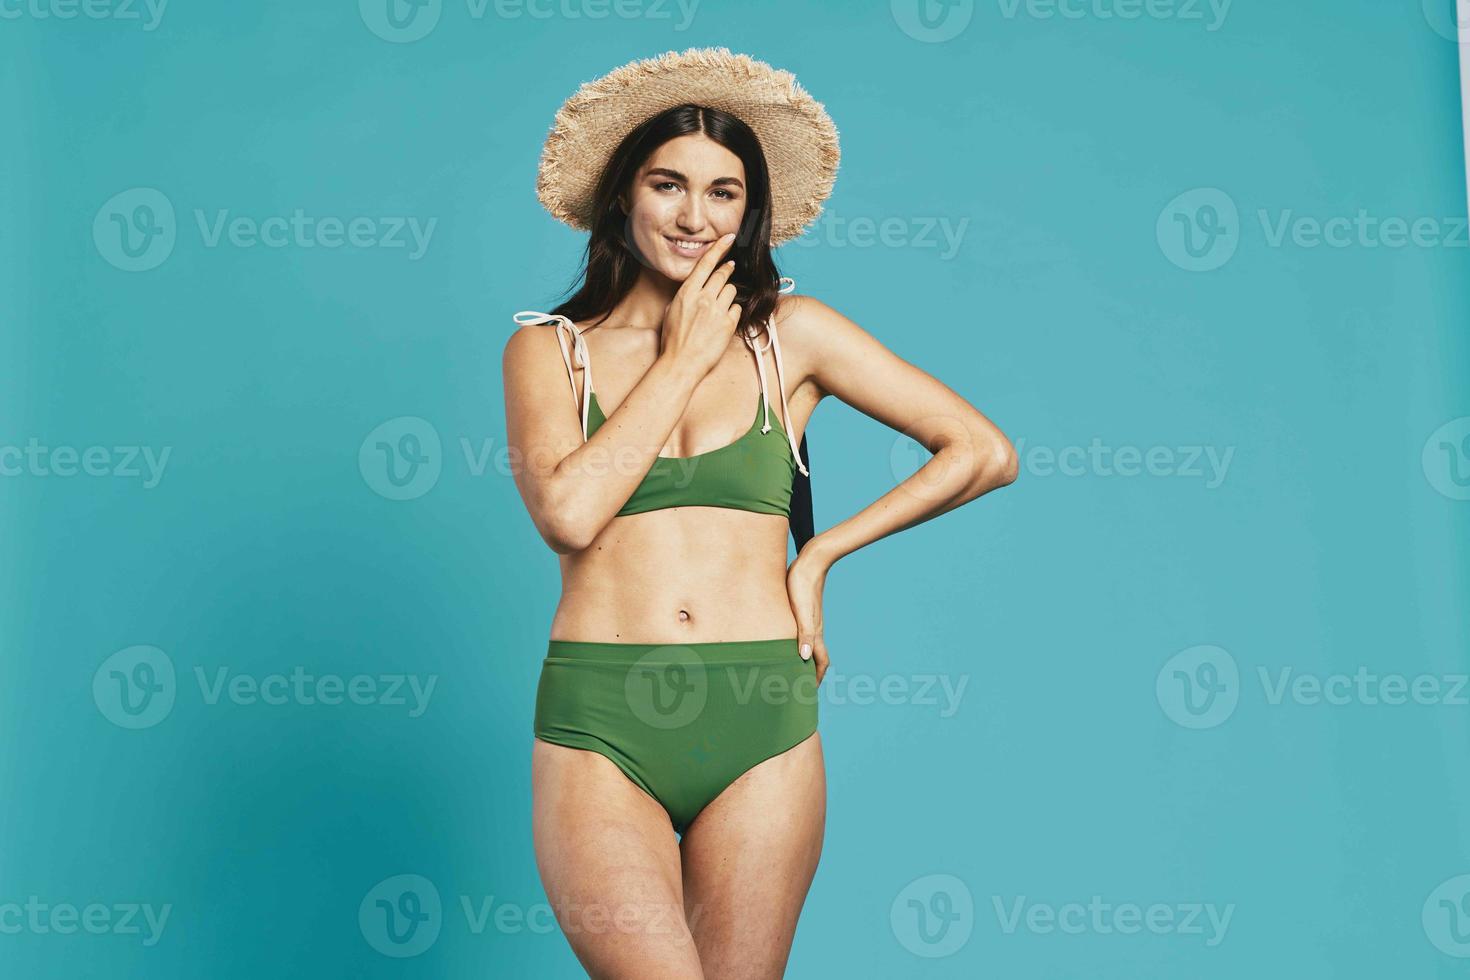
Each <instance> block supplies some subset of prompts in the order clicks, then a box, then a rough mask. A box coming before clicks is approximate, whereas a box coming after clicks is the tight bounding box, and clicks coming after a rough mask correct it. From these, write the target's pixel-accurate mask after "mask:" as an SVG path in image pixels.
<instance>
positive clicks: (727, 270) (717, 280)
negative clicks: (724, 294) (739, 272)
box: [704, 259, 735, 293]
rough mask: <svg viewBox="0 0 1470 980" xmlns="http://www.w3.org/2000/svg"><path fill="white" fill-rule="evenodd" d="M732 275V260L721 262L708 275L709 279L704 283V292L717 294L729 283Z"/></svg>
mask: <svg viewBox="0 0 1470 980" xmlns="http://www.w3.org/2000/svg"><path fill="white" fill-rule="evenodd" d="M734 274H735V260H734V259H730V260H729V261H728V262H721V263H720V264H719V265H718V266H716V267H715V271H714V272H711V273H710V276H709V279H708V280H706V281H705V284H704V291H705V292H707V293H718V292H719V291H720V290H721V289H723V288H724V287H725V285H726V284H727V283H729V281H730V277H731V276H733V275H734Z"/></svg>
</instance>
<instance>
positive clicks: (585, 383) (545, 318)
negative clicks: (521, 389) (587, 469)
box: [512, 310, 592, 442]
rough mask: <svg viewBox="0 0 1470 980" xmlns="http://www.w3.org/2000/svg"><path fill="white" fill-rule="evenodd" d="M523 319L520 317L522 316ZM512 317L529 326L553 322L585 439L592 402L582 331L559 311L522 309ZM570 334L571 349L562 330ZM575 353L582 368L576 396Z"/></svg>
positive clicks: (590, 381)
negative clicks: (579, 387)
mask: <svg viewBox="0 0 1470 980" xmlns="http://www.w3.org/2000/svg"><path fill="white" fill-rule="evenodd" d="M523 317H524V318H525V319H522V318H523ZM512 319H514V320H515V322H516V323H518V324H520V325H521V326H523V327H524V326H530V325H531V324H535V323H553V324H555V325H556V341H557V343H558V344H560V345H561V359H562V363H564V364H566V366H567V382H568V383H569V384H570V385H571V386H572V401H573V402H574V403H577V404H580V406H581V415H582V441H583V442H586V441H587V408H588V406H589V405H591V404H592V399H591V397H590V396H591V394H592V359H591V358H590V357H589V356H588V354H587V341H586V340H585V339H584V338H583V337H582V331H580V330H578V329H577V325H576V324H575V323H573V322H572V321H571V320H568V319H567V318H566V317H564V316H562V315H561V314H559V313H556V314H552V313H538V312H536V311H535V310H522V311H521V312H519V313H517V314H516V315H515V316H514V317H513V318H512ZM563 329H565V330H566V332H567V333H569V334H571V335H572V351H568V350H567V340H566V337H564V336H563V335H562V330H563ZM573 351H574V352H575V353H576V356H577V365H578V366H579V367H581V369H582V395H581V397H580V398H579V397H578V396H577V379H576V376H575V375H574V374H573V373H572V352H573Z"/></svg>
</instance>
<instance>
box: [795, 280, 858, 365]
mask: <svg viewBox="0 0 1470 980" xmlns="http://www.w3.org/2000/svg"><path fill="white" fill-rule="evenodd" d="M776 322H777V323H779V324H780V327H781V345H782V346H783V347H785V348H787V349H789V350H791V351H793V352H795V353H797V354H799V355H801V356H802V357H809V358H812V359H813V360H816V359H820V358H822V357H825V356H827V355H830V354H834V353H837V352H839V351H841V350H843V349H850V348H852V347H853V346H854V345H857V346H865V345H867V344H874V343H877V340H876V339H874V338H873V337H872V335H870V334H869V333H868V332H867V331H866V330H864V329H863V328H862V327H860V326H858V325H857V324H856V323H854V322H853V321H852V320H850V319H848V318H847V317H846V316H843V315H842V314H841V313H839V312H837V310H835V309H833V308H832V307H831V306H829V305H828V304H826V303H824V302H822V301H821V300H820V299H818V298H817V297H815V296H810V295H806V294H803V293H787V294H783V295H782V296H781V297H780V298H779V299H778V300H777V303H776Z"/></svg>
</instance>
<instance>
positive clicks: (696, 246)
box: [663, 235, 714, 255]
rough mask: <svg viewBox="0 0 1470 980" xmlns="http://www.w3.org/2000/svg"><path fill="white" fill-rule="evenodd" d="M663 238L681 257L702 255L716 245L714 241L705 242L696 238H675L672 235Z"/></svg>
mask: <svg viewBox="0 0 1470 980" xmlns="http://www.w3.org/2000/svg"><path fill="white" fill-rule="evenodd" d="M663 238H664V241H666V242H668V243H669V248H671V249H673V250H674V252H675V253H677V254H679V255H700V254H702V253H703V252H704V250H705V249H707V248H709V247H710V245H712V244H713V243H714V240H713V239H711V240H709V241H703V240H700V239H694V238H675V237H673V236H672V235H665V236H663Z"/></svg>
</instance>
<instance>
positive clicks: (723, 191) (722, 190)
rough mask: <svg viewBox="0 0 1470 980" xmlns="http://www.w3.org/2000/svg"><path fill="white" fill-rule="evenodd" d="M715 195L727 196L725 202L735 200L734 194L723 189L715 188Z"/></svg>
mask: <svg viewBox="0 0 1470 980" xmlns="http://www.w3.org/2000/svg"><path fill="white" fill-rule="evenodd" d="M715 193H716V194H723V195H725V200H727V201H733V200H735V195H734V194H731V193H730V192H729V191H727V190H725V189H724V188H723V187H717V188H715Z"/></svg>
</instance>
